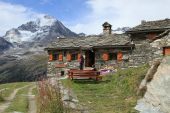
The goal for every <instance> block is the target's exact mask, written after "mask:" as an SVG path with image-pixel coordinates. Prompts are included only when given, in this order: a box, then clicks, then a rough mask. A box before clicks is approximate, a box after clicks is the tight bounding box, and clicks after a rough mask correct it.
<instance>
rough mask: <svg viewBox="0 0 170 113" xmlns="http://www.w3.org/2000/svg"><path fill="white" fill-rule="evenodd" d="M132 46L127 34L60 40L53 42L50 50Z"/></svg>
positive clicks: (49, 47)
mask: <svg viewBox="0 0 170 113" xmlns="http://www.w3.org/2000/svg"><path fill="white" fill-rule="evenodd" d="M122 45H127V46H128V45H131V44H130V38H129V37H128V36H127V35H125V34H112V35H97V36H88V37H81V38H59V39H57V40H56V41H55V42H52V43H51V44H50V45H49V46H48V48H46V49H47V50H48V49H72V48H80V47H82V48H84V49H85V48H87V49H88V48H92V47H106V46H122Z"/></svg>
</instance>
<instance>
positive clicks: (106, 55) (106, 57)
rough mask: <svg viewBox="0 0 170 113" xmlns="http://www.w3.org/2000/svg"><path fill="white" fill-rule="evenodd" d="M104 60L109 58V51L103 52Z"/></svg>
mask: <svg viewBox="0 0 170 113" xmlns="http://www.w3.org/2000/svg"><path fill="white" fill-rule="evenodd" d="M103 60H104V61H108V60H109V54H108V53H103Z"/></svg>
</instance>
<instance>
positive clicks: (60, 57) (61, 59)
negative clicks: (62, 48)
mask: <svg viewBox="0 0 170 113" xmlns="http://www.w3.org/2000/svg"><path fill="white" fill-rule="evenodd" d="M58 60H59V61H63V54H62V53H60V54H59V59H58Z"/></svg>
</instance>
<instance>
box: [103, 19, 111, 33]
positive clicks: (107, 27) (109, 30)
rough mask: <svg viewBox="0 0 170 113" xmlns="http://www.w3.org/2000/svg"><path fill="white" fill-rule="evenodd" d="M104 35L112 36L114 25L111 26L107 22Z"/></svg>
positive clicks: (104, 25) (104, 26)
mask: <svg viewBox="0 0 170 113" xmlns="http://www.w3.org/2000/svg"><path fill="white" fill-rule="evenodd" d="M103 34H106V35H109V34H112V25H110V24H109V23H108V22H105V23H104V24H103Z"/></svg>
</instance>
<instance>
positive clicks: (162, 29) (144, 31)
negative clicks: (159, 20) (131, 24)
mask: <svg viewBox="0 0 170 113" xmlns="http://www.w3.org/2000/svg"><path fill="white" fill-rule="evenodd" d="M167 29H170V28H159V29H145V30H129V31H126V33H127V34H135V33H148V32H162V31H165V30H167Z"/></svg>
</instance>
